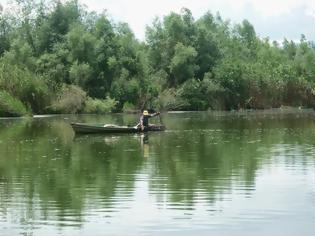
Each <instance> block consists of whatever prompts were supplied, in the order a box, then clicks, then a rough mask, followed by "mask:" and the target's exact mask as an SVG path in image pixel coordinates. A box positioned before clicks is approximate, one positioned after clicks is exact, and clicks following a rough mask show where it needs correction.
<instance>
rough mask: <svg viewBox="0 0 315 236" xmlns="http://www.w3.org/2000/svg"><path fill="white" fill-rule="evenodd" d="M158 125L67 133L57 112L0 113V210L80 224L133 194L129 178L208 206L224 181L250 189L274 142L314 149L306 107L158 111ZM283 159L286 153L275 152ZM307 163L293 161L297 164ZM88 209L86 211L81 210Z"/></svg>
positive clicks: (161, 202)
mask: <svg viewBox="0 0 315 236" xmlns="http://www.w3.org/2000/svg"><path fill="white" fill-rule="evenodd" d="M136 119H137V117H136V116H133V115H130V116H127V117H125V116H122V115H117V116H114V115H113V116H110V117H106V118H104V117H98V116H96V117H95V116H81V117H80V116H79V117H69V119H68V120H75V121H81V122H91V123H102V122H104V123H116V124H126V123H130V124H131V123H133V122H135V121H136ZM163 119H164V122H165V124H166V126H167V127H168V130H167V131H165V132H161V133H149V134H136V135H134V134H123V135H84V136H75V135H74V133H73V131H72V129H71V127H70V125H69V124H68V120H64V119H63V117H62V118H59V117H52V118H38V119H22V120H5V121H3V120H2V121H0V130H1V132H0V155H1V157H0V196H1V201H0V212H1V215H0V218H1V220H6V221H8V220H9V219H10V218H11V217H12V215H14V214H15V213H14V208H16V207H17V208H18V211H19V215H23V217H18V219H16V221H18V223H17V224H20V225H25V224H26V225H29V224H35V223H34V222H42V224H49V222H57V224H59V226H60V227H61V228H62V227H64V224H70V225H71V226H73V225H76V226H78V227H80V226H82V225H83V224H84V222H85V214H87V212H93V211H102V212H105V213H106V214H107V216H108V217H114V215H115V212H117V211H120V210H121V209H123V206H124V207H126V206H125V205H124V203H126V202H127V203H128V202H131V201H135V200H136V201H141V199H136V196H135V191H136V189H137V187H136V185H137V183H139V182H143V181H146V182H147V183H148V190H147V191H148V194H149V195H150V196H152V197H153V198H154V199H155V204H156V206H158V207H161V208H167V209H173V210H190V211H192V212H193V210H194V209H195V207H196V205H197V204H198V203H200V202H203V203H204V204H205V205H206V207H207V208H208V210H209V211H212V210H214V211H215V210H216V209H215V204H216V203H217V202H220V201H223V199H224V198H229V196H230V195H231V194H232V191H233V189H235V188H236V189H238V190H239V191H241V192H242V194H244V195H246V196H247V197H251V194H252V193H253V192H254V191H255V188H256V178H257V175H259V172H260V171H261V170H262V169H264V168H265V166H268V165H270V163H271V162H272V158H273V157H274V156H275V155H279V153H277V150H278V149H277V147H279V146H281V147H282V148H283V145H290V147H291V152H292V148H293V149H294V150H293V151H296V150H295V147H300V149H299V150H300V152H301V153H302V154H301V155H302V156H303V155H304V156H310V155H313V156H315V153H314V146H313V145H314V137H315V131H314V122H313V120H312V119H313V114H289V115H288V114H285V115H276V114H272V115H268V114H267V115H266V114H263V115H261V114H260V115H255V114H249V115H243V116H239V115H234V116H233V115H220V114H219V115H218V114H213V113H183V114H167V115H165V116H164V117H163ZM283 152H285V153H284V154H283V153H282V155H284V156H286V158H287V160H286V162H285V163H287V164H288V165H290V163H292V161H293V159H292V158H293V157H292V156H294V155H291V156H290V149H287V150H285V149H284V150H283ZM308 164H309V163H308V161H305V162H304V164H303V160H302V165H305V168H307V165H308ZM90 214H92V213H90Z"/></svg>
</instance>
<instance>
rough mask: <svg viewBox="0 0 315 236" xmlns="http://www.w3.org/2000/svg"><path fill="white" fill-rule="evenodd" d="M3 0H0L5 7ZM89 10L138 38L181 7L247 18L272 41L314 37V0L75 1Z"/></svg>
mask: <svg viewBox="0 0 315 236" xmlns="http://www.w3.org/2000/svg"><path fill="white" fill-rule="evenodd" d="M6 1H7V0H0V3H1V4H2V5H3V6H4V8H5V7H6V3H5V2H6ZM79 1H80V2H81V3H84V4H85V5H86V6H88V8H89V9H90V10H94V11H97V12H102V11H103V10H104V9H106V10H107V12H108V15H109V16H110V17H111V18H112V19H114V20H115V21H124V22H127V23H128V24H129V25H130V27H131V28H132V30H133V31H134V33H135V35H136V36H137V38H139V39H144V37H145V26H146V25H147V24H150V23H151V22H152V20H153V19H154V17H155V16H159V17H162V16H164V15H167V14H169V13H170V12H171V11H174V12H179V11H180V9H181V8H182V7H186V8H188V9H190V10H191V11H192V13H193V16H194V17H195V19H197V18H199V17H200V16H202V15H203V14H204V13H206V12H207V11H208V10H210V11H211V12H212V13H213V14H215V13H216V12H217V11H219V12H220V14H221V15H222V16H223V18H224V19H230V20H231V21H232V22H241V21H242V20H243V19H248V20H249V21H250V22H251V23H252V24H253V25H254V26H255V29H256V32H257V33H258V35H260V36H261V37H267V36H269V37H270V38H271V39H274V40H281V39H283V38H284V37H286V38H288V39H293V40H296V39H299V38H300V35H301V34H305V35H306V37H307V38H308V39H310V40H315V27H314V26H315V0H154V1H151V0H79Z"/></svg>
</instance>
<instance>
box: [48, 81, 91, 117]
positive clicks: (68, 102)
mask: <svg viewBox="0 0 315 236" xmlns="http://www.w3.org/2000/svg"><path fill="white" fill-rule="evenodd" d="M86 99H87V97H86V93H85V92H84V91H83V90H82V89H81V88H79V87H77V86H75V85H63V87H62V89H61V91H60V94H59V96H58V97H57V99H56V100H55V101H54V102H53V103H52V105H51V107H50V111H51V112H54V113H68V114H70V113H71V114H72V113H79V112H80V111H82V110H83V108H84V104H85V102H86Z"/></svg>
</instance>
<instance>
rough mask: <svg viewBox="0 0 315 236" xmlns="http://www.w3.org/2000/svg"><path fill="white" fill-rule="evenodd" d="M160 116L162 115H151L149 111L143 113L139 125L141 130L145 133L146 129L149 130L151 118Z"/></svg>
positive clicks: (158, 113) (157, 113)
mask: <svg viewBox="0 0 315 236" xmlns="http://www.w3.org/2000/svg"><path fill="white" fill-rule="evenodd" d="M158 115H160V112H156V113H152V114H149V112H148V111H147V110H144V111H143V112H142V115H141V117H140V123H139V125H140V128H141V130H142V131H143V130H144V129H145V128H148V127H149V119H150V118H151V117H155V116H158Z"/></svg>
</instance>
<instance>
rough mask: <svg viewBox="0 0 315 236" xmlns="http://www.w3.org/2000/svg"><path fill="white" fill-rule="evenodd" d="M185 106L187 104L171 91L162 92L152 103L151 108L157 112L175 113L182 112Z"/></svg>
mask: <svg viewBox="0 0 315 236" xmlns="http://www.w3.org/2000/svg"><path fill="white" fill-rule="evenodd" d="M187 106H188V104H187V102H186V101H184V100H183V99H182V98H180V97H179V96H177V94H176V92H175V90H173V89H167V90H164V91H163V92H162V93H161V94H160V95H159V96H158V98H156V99H155V100H154V101H153V107H154V108H155V109H157V110H167V111H176V110H182V109H183V108H185V107H187Z"/></svg>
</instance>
